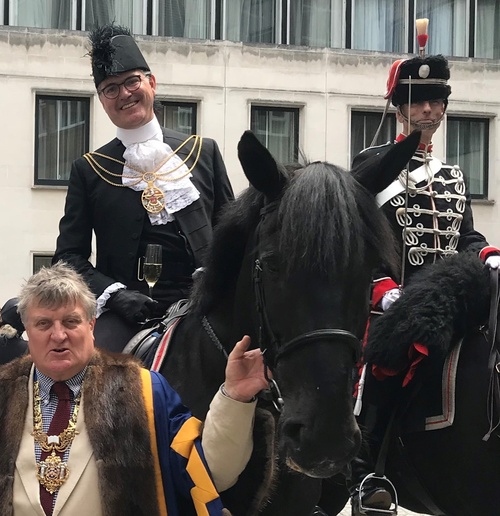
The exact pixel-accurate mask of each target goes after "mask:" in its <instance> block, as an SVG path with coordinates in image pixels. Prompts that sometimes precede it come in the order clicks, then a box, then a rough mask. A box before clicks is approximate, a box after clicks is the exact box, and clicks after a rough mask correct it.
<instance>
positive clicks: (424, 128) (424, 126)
mask: <svg viewBox="0 0 500 516" xmlns="http://www.w3.org/2000/svg"><path fill="white" fill-rule="evenodd" d="M445 112H446V107H445V108H444V111H443V114H442V115H441V116H440V117H439V118H438V119H437V120H436V121H435V122H425V123H421V122H410V119H409V118H408V117H407V116H406V115H405V114H404V113H403V111H402V110H401V106H398V113H399V114H400V115H401V118H402V119H403V120H404V121H405V122H406V123H407V124H408V126H410V127H411V126H412V125H413V127H416V128H417V129H418V130H419V131H427V130H428V129H433V128H434V127H437V126H438V125H439V124H440V123H441V121H442V120H443V118H444V114H445Z"/></svg>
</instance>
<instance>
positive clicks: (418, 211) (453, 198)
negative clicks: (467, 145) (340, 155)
mask: <svg viewBox="0 0 500 516" xmlns="http://www.w3.org/2000/svg"><path fill="white" fill-rule="evenodd" d="M392 145H394V144H393V143H387V144H385V145H380V146H377V147H370V148H368V149H366V150H364V151H362V152H361V153H360V154H358V155H357V156H356V157H355V158H354V161H353V168H355V167H356V166H358V165H359V163H361V162H362V161H364V160H365V159H367V158H369V157H371V156H373V155H376V154H378V155H380V156H382V155H384V154H385V153H386V152H387V151H388V150H389V149H390V148H391V146H392ZM409 168H410V178H409V179H410V181H409V187H410V188H409V196H408V206H407V212H406V218H405V185H406V171H403V172H402V173H401V174H400V175H399V176H398V178H397V179H396V180H395V181H394V182H393V183H392V184H391V185H389V187H387V188H386V189H385V190H383V191H382V192H380V193H379V194H378V195H377V202H378V204H379V206H380V207H381V209H382V210H383V211H384V213H385V214H386V216H387V218H388V220H389V222H390V224H391V227H392V229H393V231H394V234H395V236H396V241H397V242H398V244H399V246H400V250H401V253H402V252H403V232H404V227H405V226H406V249H405V268H406V270H405V276H406V277H405V282H406V280H408V279H409V278H410V277H411V276H412V275H413V274H414V273H415V272H416V271H417V270H418V269H419V268H420V267H421V266H422V265H424V264H427V263H433V262H435V261H436V260H437V259H440V258H443V257H445V256H449V255H452V254H455V253H457V252H462V251H465V250H468V251H474V252H478V253H479V252H480V251H481V249H483V248H484V247H486V246H487V245H488V243H487V242H486V239H485V238H484V236H483V235H482V234H481V233H479V232H478V231H476V230H475V229H474V221H473V216H472V209H471V199H470V195H469V192H468V191H467V188H466V184H465V180H464V175H463V173H462V171H461V170H460V167H458V165H453V166H450V165H447V164H445V163H443V162H441V161H440V160H438V159H437V158H434V157H433V156H432V155H431V154H430V153H425V151H417V152H416V153H415V155H414V156H413V157H412V159H411V160H410V163H409ZM384 276H387V274H384V271H379V272H378V273H377V274H376V275H375V278H374V279H378V278H381V277H384Z"/></svg>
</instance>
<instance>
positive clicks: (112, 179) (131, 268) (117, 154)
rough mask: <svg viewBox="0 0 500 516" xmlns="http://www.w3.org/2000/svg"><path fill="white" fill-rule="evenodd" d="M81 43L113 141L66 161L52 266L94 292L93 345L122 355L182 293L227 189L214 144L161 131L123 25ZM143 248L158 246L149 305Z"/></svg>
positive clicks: (145, 72) (152, 87)
mask: <svg viewBox="0 0 500 516" xmlns="http://www.w3.org/2000/svg"><path fill="white" fill-rule="evenodd" d="M89 39H90V43H91V50H90V57H91V64H92V74H93V77H94V82H95V86H96V89H97V95H98V98H99V100H100V102H101V104H102V106H103V108H104V110H105V112H106V114H107V115H108V117H109V119H110V120H111V121H112V122H113V124H114V125H115V126H116V128H117V131H116V138H115V139H113V140H112V141H110V142H109V143H107V144H106V145H104V146H103V147H101V148H99V149H98V150H97V151H94V152H90V153H87V154H85V155H84V156H83V157H81V158H79V159H77V160H76V161H75V162H74V163H73V166H72V170H71V175H70V184H69V188H68V193H67V197H66V206H65V212H64V216H63V217H62V219H61V222H60V228H59V229H60V233H59V237H58V239H57V249H56V253H55V256H54V263H55V262H57V261H58V260H64V261H65V262H67V263H69V264H71V265H72V266H73V267H74V268H76V270H77V271H78V272H79V273H81V274H82V275H83V276H84V278H85V280H86V281H87V282H88V284H89V285H90V287H91V289H92V290H93V292H94V294H95V295H96V296H97V298H98V316H99V318H98V321H97V324H96V328H95V333H96V342H97V344H98V345H99V343H103V342H104V343H105V346H106V347H107V348H110V347H111V348H113V349H116V350H117V351H121V349H122V348H123V346H124V345H125V344H126V342H128V340H129V339H130V337H131V336H132V335H133V334H135V333H137V331H138V329H139V328H138V323H141V322H143V321H144V320H145V319H147V318H150V317H152V316H159V315H162V314H164V313H165V311H166V309H167V308H168V306H169V305H170V304H171V303H173V302H175V301H177V300H179V299H182V298H186V297H187V296H188V294H189V290H190V287H191V284H192V273H193V271H194V270H195V269H196V268H199V267H201V266H202V264H203V253H204V250H205V248H206V246H207V245H208V243H209V241H210V240H211V236H212V228H213V225H214V223H215V220H216V217H217V215H218V213H219V211H220V209H221V207H222V206H223V205H224V204H225V203H226V202H228V201H229V200H231V199H232V198H233V192H232V188H231V185H230V183H229V179H228V177H227V173H226V169H225V166H224V163H223V160H222V157H221V154H220V152H219V149H218V146H217V144H216V142H215V141H214V140H211V139H209V138H201V137H199V136H197V135H193V136H190V137H186V135H184V134H181V133H177V132H175V131H172V130H170V129H165V128H162V127H160V124H159V123H158V120H157V119H156V117H155V114H154V100H155V92H156V79H155V76H154V75H153V74H152V73H151V70H150V68H149V65H148V63H147V62H146V60H145V58H144V56H143V54H142V53H141V51H140V49H139V47H138V45H137V43H136V41H135V40H134V38H133V37H132V35H131V33H130V31H129V30H128V29H127V28H124V27H120V26H117V25H114V24H109V25H105V26H102V27H99V28H97V29H95V30H93V31H92V32H90V35H89ZM93 232H94V233H95V237H96V256H95V266H94V265H93V264H92V263H91V262H90V261H89V259H90V255H91V239H92V233H93ZM147 244H159V245H160V246H161V248H162V262H161V265H162V270H161V276H160V278H159V280H158V282H157V283H156V285H155V287H154V291H153V294H154V301H153V300H152V299H151V298H150V297H149V296H148V295H147V294H148V287H147V284H146V282H145V281H143V279H142V264H143V258H142V257H143V256H144V255H145V249H146V246H147Z"/></svg>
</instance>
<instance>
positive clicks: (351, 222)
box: [194, 132, 418, 477]
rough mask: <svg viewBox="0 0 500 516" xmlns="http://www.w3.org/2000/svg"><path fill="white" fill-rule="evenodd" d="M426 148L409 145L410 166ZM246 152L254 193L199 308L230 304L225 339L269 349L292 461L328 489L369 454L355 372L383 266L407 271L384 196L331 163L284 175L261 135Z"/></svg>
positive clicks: (283, 438) (228, 230)
mask: <svg viewBox="0 0 500 516" xmlns="http://www.w3.org/2000/svg"><path fill="white" fill-rule="evenodd" d="M417 144H418V141H417V142H416V144H415V146H411V148H410V147H409V146H408V144H406V147H407V148H408V150H407V156H406V159H409V157H410V156H411V154H412V153H413V151H414V149H415V147H416V145H417ZM396 148H397V147H396ZM238 152H239V158H240V161H241V164H242V167H243V170H244V172H245V174H246V176H247V178H248V179H249V181H250V184H251V186H250V188H249V189H248V190H247V191H246V192H244V193H243V194H242V195H241V196H240V197H239V199H238V200H237V201H236V202H235V203H234V204H233V205H232V206H231V207H230V208H229V211H228V212H227V213H226V214H225V216H224V217H223V219H222V220H221V221H220V225H219V227H218V229H217V234H216V236H215V238H214V245H213V247H212V251H211V254H210V257H209V263H208V270H207V274H206V277H205V278H203V282H202V283H201V284H200V286H199V289H198V295H196V293H195V296H194V298H195V299H197V305H198V309H199V310H201V311H202V312H204V313H207V312H210V311H212V310H213V308H214V306H215V305H217V304H218V305H219V308H220V305H221V303H222V304H223V305H224V310H225V311H226V312H230V314H231V321H232V324H231V327H232V331H231V332H229V333H226V334H225V335H224V338H225V339H231V340H234V341H236V339H239V338H241V335H242V334H244V333H246V334H249V335H250V336H251V337H252V342H253V345H254V346H259V345H260V347H261V348H262V350H263V352H264V357H265V361H266V363H267V365H268V366H269V368H270V369H271V370H272V373H273V377H274V379H275V380H276V382H277V384H278V386H279V388H280V389H281V393H282V397H283V400H284V406H283V410H282V413H281V417H280V447H281V451H282V456H284V457H286V460H287V462H288V464H289V465H290V466H291V467H292V468H294V469H297V470H299V471H301V472H303V473H305V474H308V475H310V476H315V477H328V476H331V475H333V474H334V473H335V472H337V471H338V470H340V469H342V468H343V467H344V466H345V465H346V464H347V463H348V462H350V460H351V459H352V458H353V457H354V455H355V454H356V452H357V450H358V447H359V444H360V432H359V429H358V427H357V424H356V421H355V418H354V416H353V413H352V391H353V385H352V383H353V380H352V378H353V374H352V371H353V368H354V366H355V363H356V358H357V357H358V355H359V352H360V346H361V344H360V339H361V337H362V336H363V333H364V330H365V325H366V319H367V315H368V307H369V293H370V283H371V272H372V270H373V268H374V267H375V266H378V265H380V264H381V263H386V264H387V265H388V266H390V267H397V265H396V264H397V259H396V258H395V256H394V254H393V248H392V247H391V245H390V244H389V243H390V242H391V236H390V235H391V232H390V230H389V228H388V227H387V222H386V221H385V218H384V216H383V215H382V214H381V212H380V211H379V209H378V207H377V205H376V202H375V200H374V198H373V196H372V193H371V192H369V191H368V190H367V189H365V188H364V187H363V186H362V185H361V184H360V183H359V182H358V181H357V180H356V179H355V178H354V176H353V175H352V174H350V173H348V172H346V171H345V170H343V169H340V168H338V167H336V166H334V165H331V164H328V163H324V162H315V163H311V164H309V165H306V166H298V165H297V166H293V167H288V168H284V167H280V166H279V165H278V164H277V163H276V161H275V160H274V159H273V157H272V156H271V154H270V153H269V152H268V151H267V149H266V148H265V147H264V146H263V145H262V144H261V143H260V142H259V141H258V140H257V138H256V137H255V136H254V135H253V134H252V133H250V132H246V133H245V134H244V135H243V137H242V139H241V141H240V143H239V146H238ZM386 161H387V160H385V161H384V166H386V165H387V163H386ZM398 163H399V162H398ZM379 166H380V163H377V164H374V165H373V173H377V172H378V171H379V170H378V168H377V167H379ZM398 166H399V165H398ZM401 168H402V167H400V169H399V170H401ZM399 170H395V169H394V176H396V175H397V173H399ZM366 172H367V171H366V170H364V171H363V173H364V174H366ZM386 173H387V171H386V170H385V169H384V174H386ZM222 244H223V245H222ZM202 291H203V292H202ZM208 292H212V294H208ZM215 296H219V300H218V301H217V300H216V298H215ZM221 299H225V300H226V301H225V302H224V301H222V302H221ZM220 312H221V311H220V310H219V313H220Z"/></svg>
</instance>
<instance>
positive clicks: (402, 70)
mask: <svg viewBox="0 0 500 516" xmlns="http://www.w3.org/2000/svg"><path fill="white" fill-rule="evenodd" d="M410 77H411V79H410ZM449 78H450V68H449V66H448V61H447V59H446V58H445V57H444V56H442V55H435V56H425V57H424V56H417V57H413V58H411V59H404V60H403V59H402V60H398V61H395V62H394V63H393V64H392V66H391V70H390V72H389V78H388V80H387V92H386V94H385V97H384V98H386V99H391V102H392V104H393V106H396V107H398V106H401V105H403V104H408V99H409V97H410V82H411V102H420V101H423V100H434V99H443V100H444V101H445V104H447V103H448V97H449V96H450V93H451V87H450V85H449V84H448V79H449Z"/></svg>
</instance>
